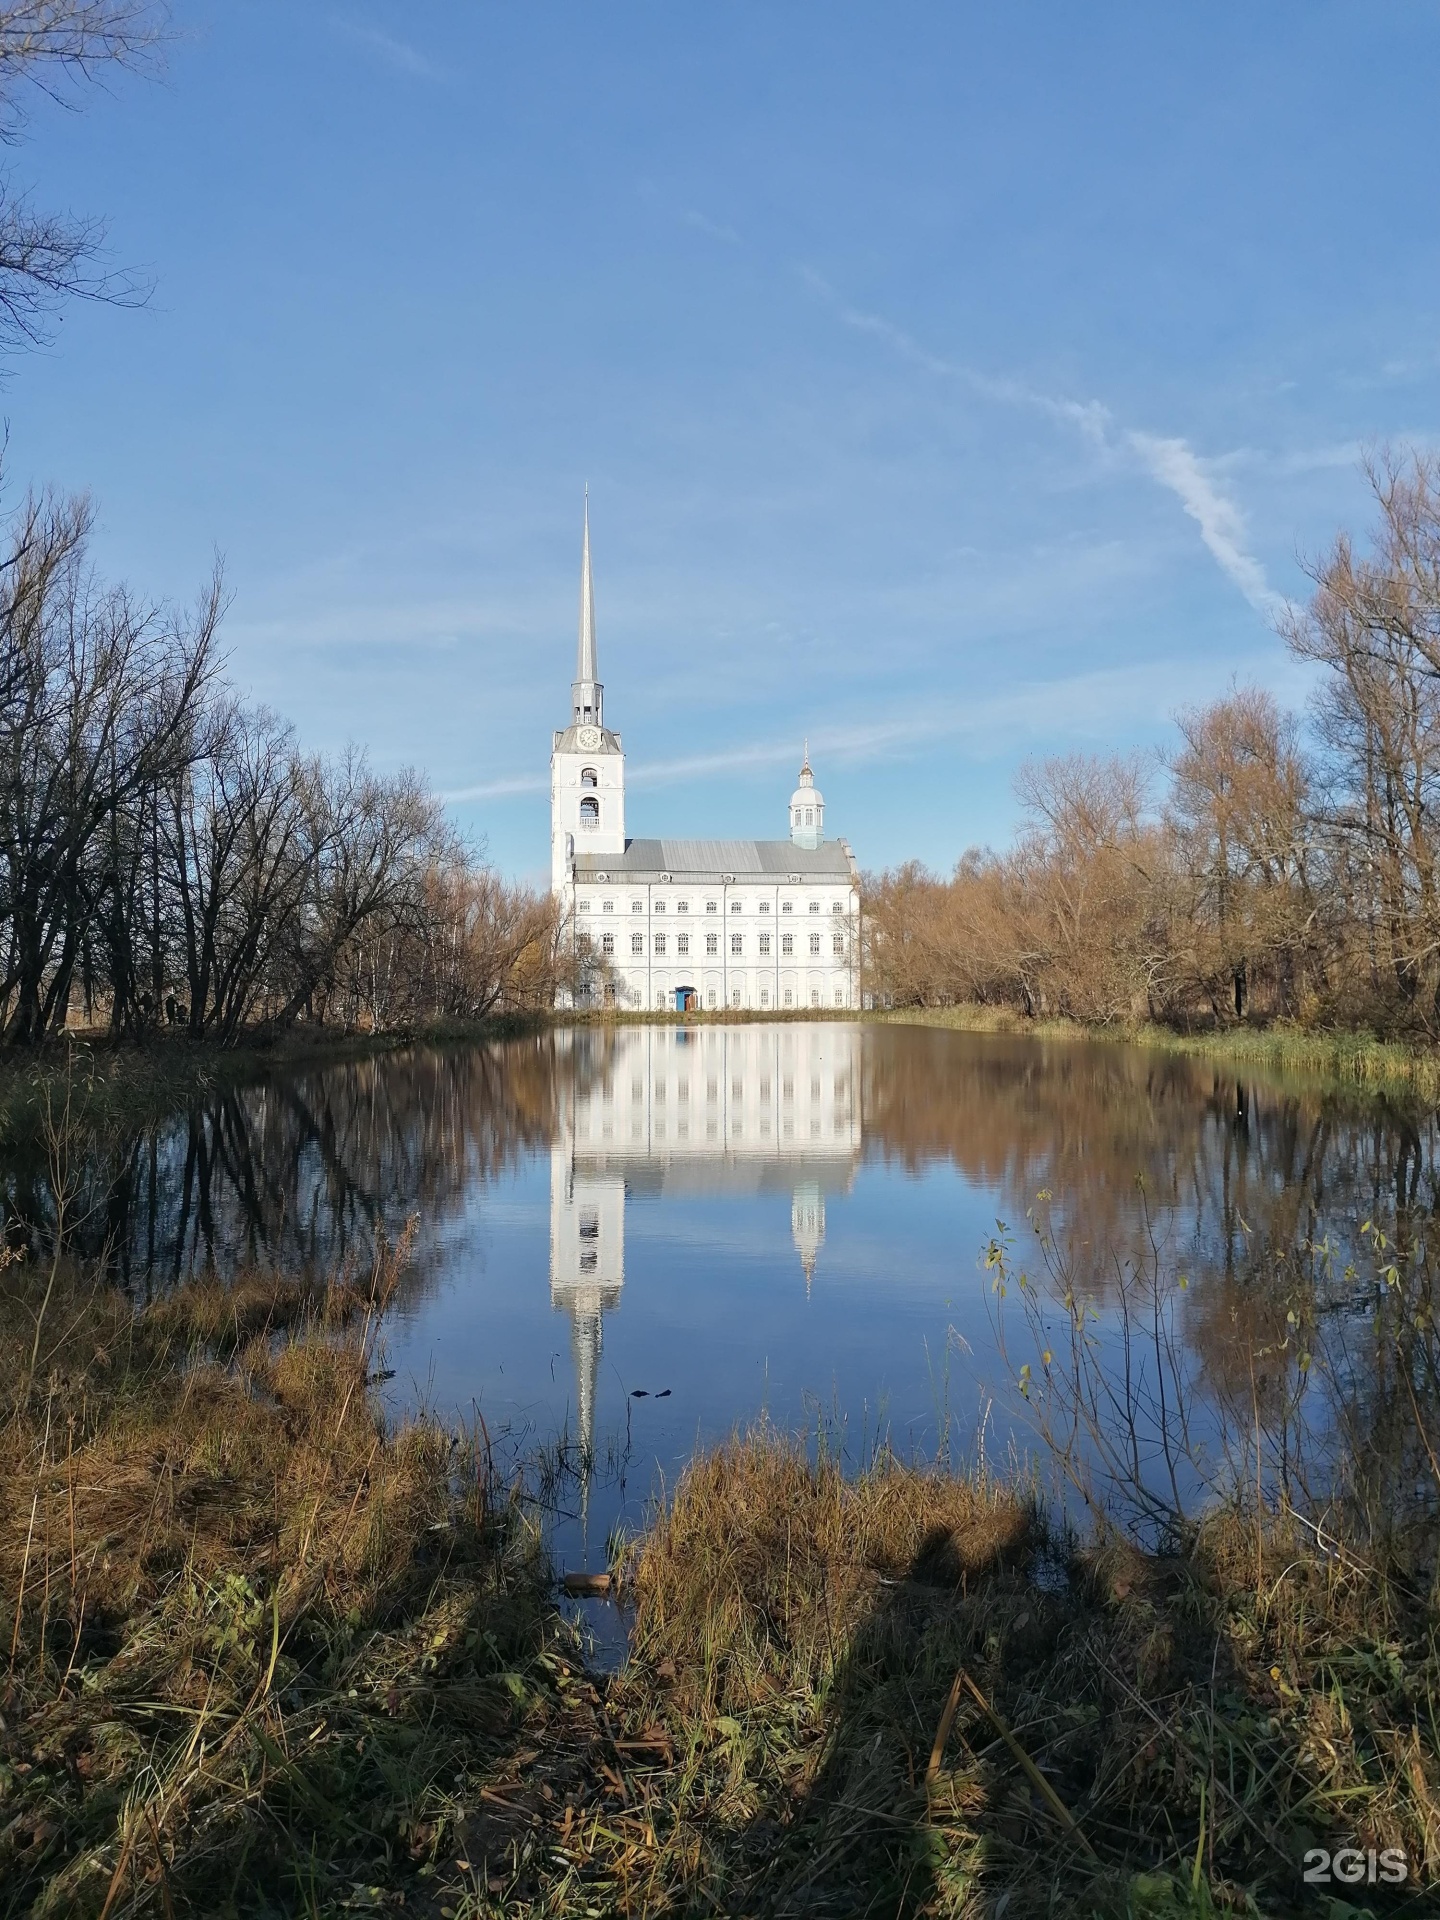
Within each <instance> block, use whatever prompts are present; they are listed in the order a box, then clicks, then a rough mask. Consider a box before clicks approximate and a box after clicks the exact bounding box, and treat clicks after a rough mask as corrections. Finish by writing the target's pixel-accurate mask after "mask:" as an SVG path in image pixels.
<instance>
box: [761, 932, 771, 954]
mask: <svg viewBox="0 0 1440 1920" xmlns="http://www.w3.org/2000/svg"><path fill="white" fill-rule="evenodd" d="M760 951H761V953H762V954H768V953H769V951H770V936H769V934H768V933H762V934H761V936H760Z"/></svg>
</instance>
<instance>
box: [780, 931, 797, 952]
mask: <svg viewBox="0 0 1440 1920" xmlns="http://www.w3.org/2000/svg"><path fill="white" fill-rule="evenodd" d="M780 951H781V953H794V951H795V936H794V934H793V933H782V934H781V936H780Z"/></svg>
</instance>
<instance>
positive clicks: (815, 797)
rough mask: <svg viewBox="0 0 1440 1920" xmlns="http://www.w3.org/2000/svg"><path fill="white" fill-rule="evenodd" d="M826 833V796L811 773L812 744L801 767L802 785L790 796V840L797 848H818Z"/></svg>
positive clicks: (807, 745) (806, 750)
mask: <svg viewBox="0 0 1440 1920" xmlns="http://www.w3.org/2000/svg"><path fill="white" fill-rule="evenodd" d="M824 832H825V796H824V794H823V793H821V791H820V789H819V788H818V787H817V786H816V784H815V775H814V774H813V773H812V772H811V771H810V744H809V742H808V741H807V742H806V744H805V758H804V760H803V761H802V762H801V766H800V784H799V785H798V786H797V787H796V789H795V791H794V793H792V794H791V796H790V838H791V840H792V841H793V842H794V844H795V845H796V846H797V847H818V846H819V844H820V842H821V840H822V839H823V838H824Z"/></svg>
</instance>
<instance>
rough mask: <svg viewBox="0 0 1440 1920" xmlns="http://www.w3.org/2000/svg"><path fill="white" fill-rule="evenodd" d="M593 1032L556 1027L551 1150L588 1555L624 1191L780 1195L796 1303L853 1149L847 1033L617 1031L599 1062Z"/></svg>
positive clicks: (855, 1072)
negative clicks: (796, 1266) (798, 1279)
mask: <svg viewBox="0 0 1440 1920" xmlns="http://www.w3.org/2000/svg"><path fill="white" fill-rule="evenodd" d="M590 1039H591V1036H590V1035H589V1034H588V1033H585V1032H580V1033H572V1034H567V1035H564V1036H562V1046H561V1051H560V1053H559V1056H558V1059H557V1075H556V1078H557V1102H556V1132H555V1141H554V1145H553V1147H552V1148H551V1154H550V1300H551V1304H552V1306H554V1307H555V1308H556V1309H557V1310H558V1311H560V1312H563V1313H566V1314H568V1315H569V1316H570V1322H571V1338H570V1346H571V1352H572V1355H573V1357H574V1364H575V1420H576V1427H577V1434H576V1438H577V1440H578V1443H579V1447H580V1456H581V1462H582V1473H583V1476H584V1483H583V1487H582V1497H581V1512H582V1531H583V1533H584V1534H585V1535H586V1536H587V1537H586V1539H585V1541H584V1549H585V1550H586V1551H588V1545H589V1543H588V1514H589V1489H590V1481H591V1477H592V1475H593V1472H594V1465H595V1433H596V1400H597V1393H598V1391H599V1381H600V1377H601V1366H600V1363H601V1356H602V1353H603V1350H604V1337H605V1335H604V1317H605V1315H606V1314H607V1313H611V1312H614V1311H615V1310H616V1309H617V1308H618V1307H619V1305H620V1301H621V1294H622V1291H623V1288H624V1285H625V1223H626V1203H627V1200H628V1199H630V1198H631V1197H636V1198H640V1197H644V1198H648V1199H654V1200H665V1199H667V1198H668V1199H674V1198H677V1197H696V1196H724V1197H731V1198H736V1199H753V1198H755V1197H756V1196H759V1195H763V1194H771V1193H783V1192H785V1191H787V1190H788V1191H789V1192H790V1194H791V1212H790V1219H791V1234H792V1238H793V1240H794V1245H795V1250H796V1252H797V1254H798V1255H799V1261H800V1273H801V1276H802V1277H803V1282H804V1289H805V1295H806V1297H807V1298H808V1297H809V1295H810V1291H811V1286H812V1283H813V1281H814V1277H815V1268H816V1259H817V1256H818V1254H819V1252H820V1248H821V1246H822V1244H823V1242H824V1238H825V1195H826V1194H827V1193H845V1192H848V1191H849V1190H850V1188H851V1186H852V1184H853V1182H854V1178H855V1171H856V1168H857V1167H858V1166H859V1164H860V1157H861V1147H862V1136H861V1121H860V1101H859V1074H860V1037H859V1030H858V1029H857V1028H854V1027H848V1026H828V1025H818V1024H817V1025H775V1026H746V1027H741V1026H736V1027H697V1028H688V1027H631V1028H621V1029H620V1030H619V1031H618V1032H617V1033H616V1034H615V1035H614V1036H613V1040H612V1041H611V1042H610V1044H609V1048H608V1050H607V1052H606V1055H605V1057H604V1061H603V1065H602V1066H601V1067H600V1069H599V1071H598V1072H597V1071H595V1062H594V1060H593V1049H592V1047H591V1045H590V1044H589V1043H590ZM649 1391H650V1390H649V1389H646V1390H645V1392H646V1395H647V1397H648V1393H649Z"/></svg>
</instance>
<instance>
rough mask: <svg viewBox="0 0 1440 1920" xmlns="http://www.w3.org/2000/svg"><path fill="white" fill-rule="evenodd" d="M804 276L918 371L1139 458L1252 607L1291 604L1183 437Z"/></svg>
mask: <svg viewBox="0 0 1440 1920" xmlns="http://www.w3.org/2000/svg"><path fill="white" fill-rule="evenodd" d="M801 273H802V276H803V277H804V279H805V280H806V281H807V282H808V284H809V285H810V286H811V287H813V288H814V289H815V291H816V292H818V293H820V294H821V295H822V296H823V297H824V298H825V299H826V300H828V301H829V302H830V304H831V305H832V306H834V308H835V310H836V312H837V314H838V316H839V318H840V320H841V321H842V322H843V323H844V324H845V325H846V326H847V327H852V328H854V329H855V330H856V331H857V332H859V333H867V334H870V335H871V336H873V337H874V338H876V339H879V340H883V341H885V342H886V344H887V345H888V346H890V347H891V348H892V349H893V350H894V351H895V352H896V353H897V354H899V355H900V357H901V358H902V359H904V360H907V361H909V362H910V364H911V365H912V366H917V367H919V368H921V369H922V371H924V372H926V373H929V374H933V375H936V376H938V377H942V378H945V379H952V380H957V381H961V382H963V384H964V385H966V386H967V387H969V388H970V389H971V391H972V392H975V393H978V394H980V395H982V396H983V397H984V398H985V399H987V400H993V401H995V402H997V403H999V404H1001V405H1004V406H1016V407H1025V408H1027V409H1029V410H1030V411H1031V412H1034V413H1039V414H1041V415H1043V416H1044V417H1045V418H1047V419H1050V420H1053V421H1055V422H1056V423H1057V425H1064V426H1068V427H1073V428H1075V429H1076V430H1078V431H1079V432H1080V433H1082V434H1083V435H1084V436H1085V438H1086V439H1087V440H1089V441H1090V442H1091V444H1092V445H1093V446H1095V447H1098V448H1100V449H1102V450H1103V451H1106V452H1111V453H1128V454H1129V455H1131V456H1132V457H1133V458H1134V459H1136V460H1138V462H1139V464H1140V466H1141V468H1142V469H1143V471H1144V472H1146V473H1147V474H1148V475H1149V476H1150V478H1151V479H1152V480H1154V481H1156V482H1158V484H1159V485H1160V486H1162V487H1166V488H1168V489H1169V491H1170V492H1171V493H1173V494H1174V495H1175V497H1176V498H1177V499H1178V500H1179V502H1180V504H1181V506H1182V507H1183V508H1184V509H1185V511H1186V513H1188V514H1189V515H1190V517H1191V519H1192V520H1194V521H1195V523H1196V525H1197V526H1198V527H1199V529H1200V538H1201V539H1202V540H1203V541H1204V543H1205V546H1206V548H1207V549H1208V550H1209V552H1210V554H1211V556H1212V557H1213V559H1214V560H1215V562H1216V564H1217V565H1218V566H1219V567H1220V568H1221V570H1222V572H1224V573H1225V575H1226V576H1227V577H1228V578H1229V579H1230V580H1232V581H1233V582H1234V584H1235V585H1236V586H1237V587H1238V588H1239V589H1240V591H1241V593H1243V594H1244V596H1245V598H1246V599H1247V600H1248V601H1249V602H1250V604H1251V606H1252V607H1254V608H1255V609H1256V610H1257V611H1258V612H1260V613H1264V614H1267V615H1268V614H1273V613H1275V612H1276V611H1277V610H1278V609H1279V608H1280V607H1282V606H1283V605H1284V599H1283V596H1282V595H1280V594H1278V593H1276V592H1275V591H1274V589H1273V588H1272V587H1271V586H1270V584H1269V582H1268V581H1267V579H1266V577H1265V569H1264V567H1263V566H1262V565H1261V564H1260V562H1259V560H1258V559H1257V558H1256V557H1255V555H1254V554H1253V553H1252V552H1251V551H1250V550H1249V548H1248V546H1247V544H1246V529H1245V516H1244V514H1243V513H1242V511H1241V509H1240V507H1239V506H1238V504H1237V503H1236V502H1235V501H1234V500H1233V499H1232V498H1231V497H1230V495H1229V494H1228V493H1226V492H1225V490H1224V488H1223V486H1222V484H1221V482H1220V480H1219V478H1218V473H1217V469H1218V467H1219V465H1220V464H1221V463H1219V462H1208V461H1205V460H1203V459H1202V458H1201V456H1200V455H1199V454H1197V453H1196V452H1195V450H1194V448H1193V447H1192V446H1191V445H1190V443H1189V442H1188V441H1186V440H1182V439H1180V438H1179V437H1178V436H1176V435H1161V434H1154V433H1145V432H1141V431H1138V430H1136V429H1133V428H1122V427H1120V426H1119V425H1118V424H1117V422H1116V420H1115V416H1114V415H1113V413H1112V412H1111V410H1110V409H1109V407H1107V406H1106V405H1105V404H1104V402H1103V401H1100V400H1072V399H1070V398H1068V397H1067V396H1064V395H1056V394H1050V393H1045V392H1043V391H1041V390H1040V389H1038V388H1036V387H1032V386H1030V385H1028V384H1027V383H1026V382H1025V381H1022V380H1016V379H1012V378H1010V377H1009V376H1004V375H1002V376H999V377H997V376H995V375H993V374H986V373H981V372H980V371H978V369H976V368H974V367H970V366H966V365H965V364H964V362H963V361H956V360H950V359H947V358H945V357H944V356H943V355H941V354H937V353H932V352H931V351H930V349H929V348H928V347H925V346H923V345H922V344H921V343H920V342H919V341H918V340H916V339H915V338H914V336H913V335H912V334H909V333H907V332H906V331H905V329H904V328H903V327H899V326H896V325H895V323H894V322H893V321H891V320H887V319H886V318H885V317H884V316H883V315H882V314H877V313H867V312H865V311H863V310H862V309H861V308H858V307H852V306H850V305H848V304H847V303H846V302H845V301H844V300H843V299H842V298H841V297H840V295H839V294H837V293H836V291H835V289H834V288H833V287H832V286H831V285H830V284H829V283H828V281H826V280H824V279H823V278H822V277H821V276H820V275H819V274H817V273H816V272H814V270H813V269H811V268H809V267H802V268H801Z"/></svg>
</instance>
